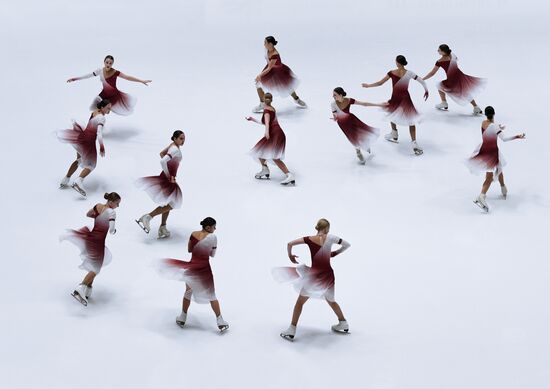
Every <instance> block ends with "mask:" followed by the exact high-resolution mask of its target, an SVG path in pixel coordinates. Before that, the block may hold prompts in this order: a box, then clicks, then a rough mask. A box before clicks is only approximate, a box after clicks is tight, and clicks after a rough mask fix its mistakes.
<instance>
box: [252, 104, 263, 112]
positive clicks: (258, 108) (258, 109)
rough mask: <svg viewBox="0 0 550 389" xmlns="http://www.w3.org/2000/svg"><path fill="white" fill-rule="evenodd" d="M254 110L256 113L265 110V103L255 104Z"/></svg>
mask: <svg viewBox="0 0 550 389" xmlns="http://www.w3.org/2000/svg"><path fill="white" fill-rule="evenodd" d="M252 112H254V113H262V112H264V103H260V104H258V105H257V106H255V107H254V108H252Z"/></svg>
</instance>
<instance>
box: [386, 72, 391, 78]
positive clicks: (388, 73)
mask: <svg viewBox="0 0 550 389" xmlns="http://www.w3.org/2000/svg"><path fill="white" fill-rule="evenodd" d="M386 74H387V75H388V77H390V78H391V70H390V71H389V72H387V73H386Z"/></svg>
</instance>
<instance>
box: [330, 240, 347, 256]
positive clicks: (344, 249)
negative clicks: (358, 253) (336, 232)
mask: <svg viewBox="0 0 550 389" xmlns="http://www.w3.org/2000/svg"><path fill="white" fill-rule="evenodd" d="M336 244H339V245H340V246H341V247H340V248H339V249H338V250H334V251H333V252H331V253H330V256H331V257H335V256H337V255H339V254H342V253H343V252H344V251H346V250H347V249H349V248H350V246H351V244H350V243H349V242H347V241H345V240H344V239H341V238H340V239H339V240H338V241H337V242H336Z"/></svg>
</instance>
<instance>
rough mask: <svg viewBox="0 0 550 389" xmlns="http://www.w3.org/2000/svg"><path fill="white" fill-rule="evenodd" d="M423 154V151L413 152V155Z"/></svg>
mask: <svg viewBox="0 0 550 389" xmlns="http://www.w3.org/2000/svg"><path fill="white" fill-rule="evenodd" d="M422 154H424V151H422V150H414V155H422Z"/></svg>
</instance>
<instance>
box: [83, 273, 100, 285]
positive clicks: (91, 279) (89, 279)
mask: <svg viewBox="0 0 550 389" xmlns="http://www.w3.org/2000/svg"><path fill="white" fill-rule="evenodd" d="M96 275H97V274H96V273H94V272H93V271H91V272H88V274H86V276H85V277H84V279H83V280H82V283H83V284H84V285H87V286H92V283H93V282H94V279H95V276H96Z"/></svg>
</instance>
